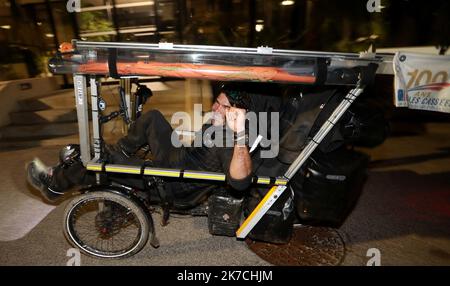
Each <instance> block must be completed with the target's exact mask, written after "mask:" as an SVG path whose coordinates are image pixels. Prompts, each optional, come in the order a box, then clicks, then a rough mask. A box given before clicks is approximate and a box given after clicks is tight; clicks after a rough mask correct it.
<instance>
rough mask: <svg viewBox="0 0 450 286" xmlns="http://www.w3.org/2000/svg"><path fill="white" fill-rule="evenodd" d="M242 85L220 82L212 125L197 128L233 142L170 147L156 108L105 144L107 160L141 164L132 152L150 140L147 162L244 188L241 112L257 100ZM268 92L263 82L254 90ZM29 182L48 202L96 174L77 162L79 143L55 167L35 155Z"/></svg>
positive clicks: (248, 169) (246, 166)
mask: <svg viewBox="0 0 450 286" xmlns="http://www.w3.org/2000/svg"><path fill="white" fill-rule="evenodd" d="M244 86H245V84H236V83H234V84H233V83H230V84H224V85H222V88H221V90H220V93H219V95H218V96H217V98H216V100H215V102H214V104H213V106H212V111H213V116H212V120H211V124H204V125H203V126H202V130H201V132H202V134H201V135H203V133H204V132H205V131H207V130H209V131H211V130H220V131H221V132H231V133H234V134H233V135H234V136H233V135H232V136H225V135H224V138H231V140H234V142H232V144H229V145H225V147H217V146H212V147H210V146H208V147H207V146H205V142H203V140H202V146H201V147H184V146H181V147H174V146H173V144H172V142H171V137H172V136H171V135H172V132H173V130H172V127H171V125H170V124H169V122H167V121H166V119H165V118H164V117H163V115H162V114H161V113H160V112H159V111H157V110H151V111H149V112H147V113H146V114H144V115H142V116H141V117H139V118H138V119H137V120H136V121H135V122H134V123H133V124H132V125H131V127H130V130H129V132H128V134H127V135H126V136H125V137H123V138H121V139H119V140H118V142H117V143H116V144H115V145H109V146H105V148H104V149H105V150H104V151H105V152H104V154H105V159H106V162H108V163H115V164H130V165H142V164H144V163H145V162H144V161H143V160H142V159H140V158H138V157H136V156H134V155H135V153H136V152H137V151H138V150H139V149H140V148H141V147H143V146H145V145H147V144H148V146H149V148H150V151H151V154H152V162H151V166H155V167H161V168H176V169H190V170H202V171H211V172H223V173H225V174H226V175H227V176H226V178H227V183H228V185H230V186H231V187H232V188H233V189H236V190H245V189H247V188H248V187H249V185H250V184H251V179H252V161H251V158H250V155H249V149H248V146H247V145H246V144H247V142H246V140H245V139H246V136H245V133H246V130H245V128H246V127H245V114H246V110H249V109H250V110H251V109H252V106H255V104H257V103H255V99H254V98H255V97H254V96H252V95H255V94H254V88H251V91H250V92H249V91H248V90H247V91H246V90H245V88H243V87H244ZM267 92H268V90H264V86H262V88H259V90H258V91H257V93H265V94H267ZM211 127H212V129H211ZM202 138H203V137H202ZM226 146H233V147H226ZM27 180H28V182H29V183H30V184H31V185H32V186H33V187H34V188H36V189H37V190H39V191H40V192H41V194H42V195H43V196H44V197H45V198H46V199H47V200H48V201H51V202H54V201H57V200H58V199H59V198H60V197H62V195H63V194H64V193H65V192H68V191H70V190H71V189H72V187H74V186H80V185H91V184H95V174H94V173H92V172H89V171H87V170H86V169H85V168H84V166H83V164H82V163H81V159H80V155H79V147H78V145H68V146H66V147H65V148H63V149H62V150H61V152H60V164H58V165H57V166H54V167H48V166H46V165H45V164H44V163H42V162H41V161H40V160H39V159H37V158H36V159H34V160H33V161H32V162H30V163H28V164H27ZM128 180H133V179H132V178H129V179H128ZM141 181H142V179H141ZM205 185H207V184H205V183H192V182H190V183H189V184H188V183H180V186H182V189H184V191H186V189H191V190H193V189H198V187H199V186H200V187H201V186H205ZM178 187H179V186H178ZM175 189H177V188H175Z"/></svg>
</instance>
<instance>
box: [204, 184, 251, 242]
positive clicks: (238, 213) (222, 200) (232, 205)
mask: <svg viewBox="0 0 450 286" xmlns="http://www.w3.org/2000/svg"><path fill="white" fill-rule="evenodd" d="M243 201H244V199H243V198H242V197H238V196H234V195H233V194H232V193H231V192H230V190H224V189H220V190H217V191H215V192H214V193H213V194H212V195H211V196H209V198H208V229H209V233H211V234H213V235H224V236H235V235H236V230H237V229H238V228H239V225H240V223H241V218H242V207H243Z"/></svg>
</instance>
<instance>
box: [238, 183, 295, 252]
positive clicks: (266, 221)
mask: <svg viewBox="0 0 450 286" xmlns="http://www.w3.org/2000/svg"><path fill="white" fill-rule="evenodd" d="M266 192H267V190H266ZM252 195H253V196H256V197H253V199H250V200H249V202H248V204H247V210H246V211H247V212H248V213H247V215H248V214H250V213H251V211H253V209H254V208H255V207H256V206H257V204H258V203H259V201H261V199H262V198H263V197H264V195H265V193H264V192H261V191H259V192H253V193H252ZM294 218H295V211H294V194H293V192H292V191H290V189H286V190H285V191H284V192H283V194H282V195H281V196H280V197H279V198H278V199H277V201H276V202H275V203H274V204H273V205H272V207H271V208H270V209H269V210H268V211H267V212H266V214H265V215H264V216H263V217H262V218H261V220H260V221H259V222H258V223H257V224H256V225H255V226H254V227H253V229H252V230H251V231H250V233H249V234H248V237H249V238H251V239H253V240H261V241H265V242H271V243H279V244H282V243H288V242H289V240H290V239H291V236H292V230H293V222H294Z"/></svg>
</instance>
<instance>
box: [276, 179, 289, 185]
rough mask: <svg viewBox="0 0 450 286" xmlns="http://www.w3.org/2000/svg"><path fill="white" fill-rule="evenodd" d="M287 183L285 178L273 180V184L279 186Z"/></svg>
mask: <svg viewBox="0 0 450 286" xmlns="http://www.w3.org/2000/svg"><path fill="white" fill-rule="evenodd" d="M286 184H287V181H286V179H277V180H276V181H275V185H281V186H285V185H286Z"/></svg>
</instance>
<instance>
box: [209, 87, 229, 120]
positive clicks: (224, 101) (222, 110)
mask: <svg viewBox="0 0 450 286" xmlns="http://www.w3.org/2000/svg"><path fill="white" fill-rule="evenodd" d="M230 107H231V104H230V101H229V100H228V98H227V96H226V95H225V94H224V93H221V94H219V96H218V97H217V98H216V101H215V102H214V104H213V106H212V112H213V114H212V124H213V125H214V126H223V125H224V124H225V122H226V120H225V116H226V112H227V110H228V109H229V108H230Z"/></svg>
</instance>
